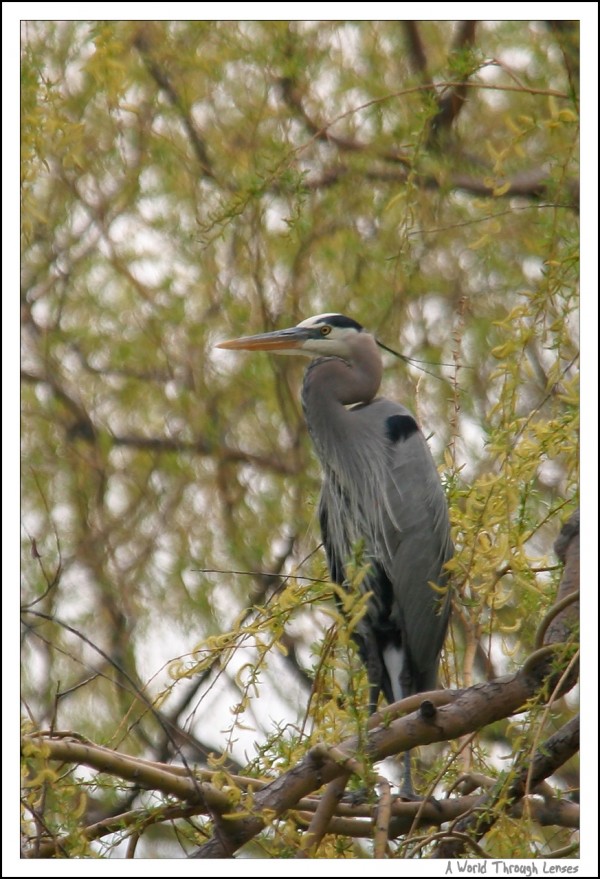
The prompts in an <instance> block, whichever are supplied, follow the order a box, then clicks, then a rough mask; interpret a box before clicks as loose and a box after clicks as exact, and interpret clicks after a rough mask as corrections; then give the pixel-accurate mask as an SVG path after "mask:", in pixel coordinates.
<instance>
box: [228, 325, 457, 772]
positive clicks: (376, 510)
mask: <svg viewBox="0 0 600 879" xmlns="http://www.w3.org/2000/svg"><path fill="white" fill-rule="evenodd" d="M220 347H224V348H233V349H239V348H241V349H248V350H272V351H277V352H279V353H282V354H307V355H308V356H310V357H313V358H315V359H313V361H312V362H311V363H310V364H309V366H308V368H307V370H306V374H305V377H304V384H303V387H302V404H303V408H304V413H305V418H306V423H307V425H308V429H309V431H310V435H311V437H312V440H313V443H314V446H315V449H316V452H317V455H318V457H319V460H320V462H321V467H322V470H323V485H322V491H321V498H320V503H319V519H320V525H321V532H322V535H323V543H324V545H325V550H326V553H327V561H328V565H329V570H330V574H331V577H332V579H333V580H334V581H335V582H337V583H339V584H342V585H347V581H348V577H347V574H346V566H347V564H348V562H349V561H350V559H351V558H352V557H353V553H354V551H355V549H356V547H357V546H360V547H361V548H362V553H363V558H364V561H365V562H368V563H369V566H368V570H367V573H366V576H365V577H364V579H363V581H362V583H361V587H360V588H361V589H362V590H363V592H367V591H368V592H370V593H371V597H370V599H369V602H368V605H367V612H366V613H365V615H364V616H363V617H362V619H361V620H360V622H359V624H358V626H357V629H356V632H355V633H354V636H355V638H356V640H357V642H358V646H359V651H360V654H361V657H362V659H363V661H364V663H365V665H366V668H367V673H368V678H369V684H370V704H371V710H375V707H376V705H377V697H378V695H379V693H380V692H383V694H384V696H385V698H386V699H387V701H388V702H392V701H395V700H398V699H401V698H403V697H404V696H408V695H411V694H413V693H419V692H422V691H424V690H428V689H433V688H435V687H436V684H437V671H438V665H439V657H440V651H441V648H442V643H443V640H444V636H445V633H446V627H447V623H448V614H449V608H450V600H449V594H448V592H447V591H446V592H445V591H444V587H445V586H446V582H447V575H446V572H445V570H444V565H445V563H446V562H447V561H448V560H449V559H450V557H451V555H452V551H453V548H452V542H451V539H450V524H449V520H448V508H447V504H446V498H445V496H444V492H443V489H442V486H441V484H440V479H439V476H438V473H437V470H436V467H435V464H434V462H433V459H432V457H431V453H430V451H429V447H428V445H427V442H426V440H425V437H424V436H423V434H422V432H421V430H420V428H419V427H418V425H417V422H416V420H415V418H414V417H413V415H412V414H411V412H409V410H408V409H406V408H405V407H404V406H402V405H400V404H399V403H394V402H392V401H391V400H387V399H385V398H383V397H377V396H376V394H377V392H378V390H379V386H380V384H381V377H382V372H383V366H382V362H381V354H380V350H379V348H378V346H377V342H376V340H375V338H374V337H373V336H372V335H370V334H369V333H367V332H365V331H364V330H363V328H362V327H361V325H360V324H358V323H357V322H356V321H354V320H352V318H348V317H346V316H344V315H339V314H321V315H316V316H315V317H312V318H308V319H307V320H304V321H302V322H301V323H300V324H298V325H297V326H296V327H291V328H290V329H287V330H281V331H278V332H274V333H265V334H262V335H259V336H249V337H245V338H242V339H234V340H232V341H231V342H224V343H221V345H220ZM431 584H435V585H436V586H437V587H438V588H437V591H436V589H434V588H433V586H432V585H431ZM407 769H408V762H407ZM408 788H410V775H409V777H408Z"/></svg>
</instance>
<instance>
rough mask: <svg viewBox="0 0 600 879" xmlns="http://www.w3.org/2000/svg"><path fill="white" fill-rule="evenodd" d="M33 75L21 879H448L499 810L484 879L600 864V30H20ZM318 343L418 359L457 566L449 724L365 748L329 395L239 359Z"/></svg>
mask: <svg viewBox="0 0 600 879" xmlns="http://www.w3.org/2000/svg"><path fill="white" fill-rule="evenodd" d="M21 76H22V85H21V88H22V105H21V106H22V110H21V121H22V163H21V168H22V178H21V192H22V215H21V219H22V226H21V236H22V270H23V271H22V277H23V287H22V381H23V389H22V452H23V465H22V535H23V562H22V570H23V606H24V610H23V640H22V659H23V669H24V671H23V678H22V704H23V726H24V735H25V739H24V742H25V745H24V756H25V775H24V778H25V784H24V799H23V802H24V811H23V814H24V836H25V841H24V851H25V853H26V855H28V856H49V855H57V856H65V857H69V856H70V857H73V856H84V857H92V856H96V855H97V854H99V853H100V854H104V855H108V854H111V853H112V854H113V856H123V855H125V854H126V853H127V854H129V855H131V854H133V852H134V850H135V847H136V845H138V849H137V853H138V854H139V855H141V856H145V857H168V856H171V855H175V856H181V855H182V854H183V852H186V851H187V852H189V851H194V850H195V849H196V848H197V847H198V846H199V845H200V844H201V843H202V842H203V841H206V840H208V842H207V846H208V848H204V849H203V848H202V847H201V848H200V853H202V851H203V850H204V852H205V853H208V854H213V855H214V854H215V853H218V854H223V853H225V854H232V853H234V852H236V851H239V850H240V847H241V846H242V845H245V846H246V847H245V848H244V852H245V853H246V854H247V855H256V854H258V855H259V856H263V857H264V856H268V857H290V856H293V855H294V854H295V853H298V852H299V851H302V852H303V853H304V854H307V855H310V854H312V853H315V852H316V853H317V854H318V856H320V857H353V856H356V855H360V854H362V855H364V854H365V853H374V854H375V855H377V856H383V855H385V854H387V855H388V856H390V857H406V856H410V855H412V854H416V853H417V852H421V853H426V854H429V855H431V856H435V855H436V854H440V851H442V852H444V851H445V853H446V854H448V850H447V849H445V850H444V849H441V850H440V848H439V847H440V846H444V845H446V846H447V845H450V844H452V839H451V838H446V839H443V840H442V841H441V842H440V841H439V838H438V837H436V835H435V833H436V831H437V830H438V829H439V828H438V825H440V823H441V822H442V821H448V820H450V819H451V818H452V817H454V816H456V815H458V814H460V813H461V811H463V812H464V810H465V808H467V807H472V806H473V804H474V803H475V802H478V803H479V804H480V805H481V803H482V802H485V803H486V804H487V806H489V809H488V813H489V814H491V815H492V820H491V821H490V822H489V824H488V825H486V826H485V827H484V826H483V825H481V823H479V824H478V823H477V821H475V822H473V821H471V823H470V824H469V823H467V825H465V828H464V830H463V837H462V838H463V844H462V848H461V849H460V850H458V849H456V848H455V849H454V850H453V852H452V854H453V855H454V856H465V857H471V856H474V855H476V854H477V853H478V852H480V851H481V850H482V849H483V850H484V851H485V852H487V853H488V854H491V855H494V856H498V857H509V856H510V857H516V856H521V857H530V856H538V857H539V856H544V855H546V854H550V853H552V852H554V853H556V852H558V851H560V852H562V853H563V854H567V855H573V853H574V852H575V851H576V839H575V837H574V833H575V831H574V828H575V827H576V826H577V805H576V797H574V796H571V794H570V792H571V791H574V790H575V789H577V787H578V782H577V764H576V761H575V759H571V758H572V757H573V754H574V753H575V751H576V750H577V748H576V745H574V742H575V737H574V734H572V733H573V726H572V724H573V720H572V715H573V711H574V710H575V701H576V699H575V695H574V693H575V691H573V690H572V691H571V693H570V694H569V693H568V692H567V691H568V690H569V688H570V687H571V688H572V686H573V683H574V669H575V661H576V654H575V652H574V651H575V646H574V645H575V642H576V639H577V632H576V626H575V621H576V620H574V619H573V606H571V607H570V611H569V609H568V607H567V605H568V604H569V601H572V600H573V595H572V597H571V599H567V602H566V605H565V608H566V610H565V611H564V612H565V613H567V615H569V614H570V623H569V625H568V626H564V627H563V629H562V630H561V631H560V632H559V633H558V634H556V633H555V636H554V637H553V639H551V641H552V643H553V644H554V646H553V647H552V648H551V649H550V647H549V646H547V647H545V648H543V649H542V656H541V658H540V653H539V648H540V647H542V645H543V643H544V638H545V637H546V636H547V635H548V631H549V630H547V624H548V623H549V622H551V620H552V619H553V615H554V612H551V613H550V615H549V611H550V609H551V608H552V606H553V605H554V606H555V600H556V594H557V588H558V585H559V583H560V580H561V576H562V562H561V561H559V560H558V559H557V557H556V555H555V553H554V549H553V545H554V541H555V539H556V537H557V535H558V534H559V531H560V529H561V525H562V524H563V523H564V522H565V521H567V520H568V519H569V517H570V516H571V514H572V513H573V511H574V510H575V508H576V506H577V491H578V489H577V485H578V473H577V466H578V434H577V419H578V397H577V375H578V371H577V365H578V348H577V344H578V343H577V309H578V298H577V297H578V263H577V254H578V214H577V205H578V132H579V128H578V117H579V105H578V23H577V22H568V21H561V22H544V21H518V22H517V21H504V22H498V21H495V22H476V21H465V22H433V21H423V22H414V21H373V22H368V21H363V22H356V21H331V22H325V21H320V22H319V21H317V22H301V21H300V22H286V21H244V22H237V21H222V22H217V21H166V22H130V21H111V22H99V21H93V22H90V21H87V22H83V21H76V22H64V21H61V22H54V21H44V22H38V21H28V22H24V23H23V37H22V66H21ZM323 311H338V312H341V313H344V314H348V315H350V316H351V317H353V318H354V319H356V320H358V321H360V322H361V323H362V324H363V325H365V326H367V327H368V328H369V329H370V330H372V331H373V332H376V333H377V335H378V336H379V337H380V338H381V339H382V340H383V341H384V342H386V343H387V344H388V345H390V346H391V347H393V348H396V349H398V350H400V351H401V352H402V354H403V355H405V356H406V357H407V358H412V360H411V361H409V362H408V363H406V362H398V361H394V360H393V359H392V358H391V357H390V359H389V361H386V364H385V378H384V388H383V390H384V393H385V394H386V395H387V396H390V397H392V398H394V399H397V400H401V401H402V402H404V403H405V404H406V405H408V406H409V407H410V408H411V409H412V410H413V411H414V412H415V413H416V415H417V417H418V419H419V421H420V423H421V424H422V425H423V428H424V430H425V433H426V435H427V436H428V439H429V442H430V445H431V448H432V451H433V454H434V457H435V459H436V462H437V463H438V465H439V469H440V474H441V476H442V480H443V483H444V486H445V489H446V492H447V496H448V500H449V504H450V509H451V519H452V526H453V537H454V542H455V544H456V556H455V558H454V560H453V562H452V563H451V574H452V593H453V608H454V610H453V623H452V628H451V632H450V634H449V637H448V639H447V643H446V649H445V651H444V660H443V674H442V678H443V680H442V683H443V685H444V687H445V688H446V689H445V691H444V692H443V693H442V694H438V696H437V697H435V698H434V697H432V698H431V699H429V700H428V701H427V702H426V703H422V704H421V705H419V704H418V703H413V704H411V705H409V706H404V707H405V709H410V710H411V711H414V710H417V712H419V711H420V712H421V714H420V715H418V720H414V716H413V715H411V717H413V721H410V720H403V719H402V718H400V719H399V720H393V719H391V718H392V716H391V715H388V716H387V719H386V718H385V717H383V716H382V717H380V718H379V720H381V723H382V724H383V725H382V726H380V727H377V726H376V723H375V722H372V723H371V727H370V728H369V729H368V728H367V715H366V705H367V698H366V692H365V687H366V681H365V678H364V673H363V671H362V669H361V666H360V662H359V661H358V658H357V656H356V652H355V649H354V647H353V642H352V637H351V634H352V625H353V624H354V623H355V622H356V619H357V615H358V614H359V613H360V608H357V607H356V605H355V604H353V601H352V598H349V599H348V602H347V604H348V606H347V615H346V616H345V617H343V616H340V614H339V613H338V611H337V609H336V603H335V601H334V600H333V593H334V587H333V586H332V584H331V583H329V582H328V580H327V575H326V567H325V562H324V558H323V553H322V552H321V550H320V548H319V537H318V527H317V523H316V503H317V497H318V487H319V473H318V467H317V464H316V461H315V458H314V456H313V454H312V451H311V448H310V443H309V440H308V437H307V433H306V429H305V425H304V422H303V418H302V413H301V408H300V405H299V386H300V383H301V380H302V364H301V363H300V362H296V359H295V358H289V359H288V358H281V359H276V358H269V357H268V356H267V355H260V356H259V355H256V356H254V357H252V358H250V357H243V356H236V357H234V356H232V355H230V354H228V353H225V352H219V351H215V348H214V345H215V342H216V341H218V340H220V339H223V338H226V337H230V336H232V335H242V334H246V333H252V332H260V331H265V330H269V329H274V328H277V327H279V326H288V325H290V324H292V323H294V322H297V321H299V320H301V319H302V318H304V317H307V316H309V315H311V314H316V313H319V312H323ZM573 521H574V520H572V522H571V526H569V527H570V529H571V530H570V531H569V530H567V532H566V537H564V538H563V544H564V546H563V544H561V546H563V549H562V550H560V552H561V553H562V555H563V558H562V561H564V560H565V558H566V557H567V555H566V553H567V550H566V548H565V547H566V546H567V544H568V546H569V547H572V545H573V540H572V539H574V535H575V531H576V528H575V526H574V525H573ZM567 538H568V539H567ZM565 541H566V542H565ZM570 551H571V550H570ZM355 576H356V578H359V577H360V576H361V570H360V565H357V569H356V572H355ZM569 582H570V583H571V586H570V587H569V588H575V587H574V586H573V585H572V582H571V581H569ZM563 615H564V614H563ZM557 619H558V618H556V619H554V622H556V621H557ZM546 640H547V638H546ZM558 644H560V645H561V646H560V649H559V647H558V646H557V645H558ZM544 651H545V652H544ZM532 654H533V655H534V656H533V659H532ZM549 657H550V659H549ZM540 663H541V665H540ZM542 666H543V674H542V673H541V672H540V668H541V667H542ZM532 669H534V671H535V672H536V673H535V674H533V671H532ZM502 676H504V677H502ZM507 676H508V677H507ZM511 676H512V677H511ZM515 676H516V677H515ZM513 679H518V680H519V681H520V682H521V684H523V681H525V682H526V684H527V685H526V686H525V685H524V684H523V687H521V689H517V690H512V691H511V693H512V696H511V697H510V698H508V697H506V699H505V700H504V701H503V699H502V696H501V695H498V694H502V692H504V691H503V689H502V687H503V686H504V684H503V683H502V682H503V681H504V683H506V681H507V680H513ZM499 680H500V683H498V681H499ZM486 681H490V682H495V683H491V684H485V683H484V682H486ZM532 682H533V683H532ZM486 686H488V687H491V688H492V689H490V690H489V691H488V690H484V691H482V690H481V687H486ZM507 686H508V685H507ZM494 687H495V688H496V689H494ZM473 688H474V689H473ZM478 688H479V689H478ZM463 692H464V694H466V695H464V698H465V699H466V700H467V701H466V702H464V703H462V702H461V703H460V705H462V706H463V709H460V710H463V714H462V715H461V716H462V717H463V721H464V722H463V721H461V722H460V723H459V722H458V721H456V723H455V724H454V725H452V723H451V722H450V719H448V718H451V717H454V716H455V715H452V714H451V712H452V711H453V710H456V708H455V700H456V699H459V695H457V693H463ZM481 692H485V693H486V694H488V695H487V696H486V698H488V699H489V700H491V704H493V706H494V709H493V711H492V713H490V714H485V712H484V713H481V711H480V707H478V705H479V703H478V702H477V700H476V698H475V697H476V695H477V693H481ZM494 694H496V695H494ZM473 699H475V701H472V700H473ZM424 706H425V707H424ZM464 706H466V708H465V707H464ZM460 710H459V715H460ZM428 712H429V714H428ZM443 712H448V714H444V713H443ZM436 714H437V718H438V721H439V728H440V729H442V731H443V734H441V735H438V736H437V738H436V736H432V733H431V729H432V726H434V725H435V724H433V723H432V721H431V717H435V716H436ZM427 718H429V720H428V719H427ZM443 718H446V720H444V722H442V719H443ZM377 719H378V718H376V720H377ZM374 723H375V726H374V725H373V724H374ZM411 723H414V724H417V726H411ZM436 723H437V721H436ZM403 724H404V725H403ZM428 724H429V726H428ZM461 724H462V725H461ZM569 724H571V726H569ZM398 725H399V726H398ZM387 729H389V730H391V731H392V732H393V736H392V739H389V740H388V739H385V742H384V743H383V744H382V741H383V740H382V739H381V736H384V733H385V731H386V730H387ZM415 729H417V731H418V733H419V734H418V735H417V738H416V739H415V738H414V734H415ZM411 730H412V733H411V732H410V731H411ZM407 731H408V732H407ZM419 731H420V732H419ZM427 731H428V734H425V733H426V732H427ZM409 733H410V735H413V738H412V739H410V741H409V739H407V738H406V736H407V735H408V734H409ZM467 733H469V735H468V736H467V737H466V738H465V736H466V735H467ZM390 735H391V733H390ZM377 736H379V738H377ZM557 737H558V738H559V739H561V741H562V740H563V739H565V740H567V741H568V743H569V747H567V750H566V751H565V750H563V751H561V752H560V753H561V757H560V759H558V760H557V761H555V765H552V766H549V765H544V768H543V770H541V771H540V772H538V774H537V775H535V773H534V774H533V775H532V774H531V772H529V774H527V773H528V771H529V770H528V769H527V767H530V766H531V767H533V766H538V768H539V761H541V762H542V763H543V762H544V755H546V754H547V753H549V749H550V750H552V748H551V747H550V746H546V747H544V743H545V742H546V743H547V742H550V743H551V745H552V747H554V744H555V743H556V741H557ZM561 737H562V738H561ZM409 738H410V736H409ZM433 742H438V744H436V745H433V744H431V743H433ZM348 743H350V744H348ZM419 743H420V744H423V745H425V744H427V743H429V747H427V748H425V747H424V748H422V749H421V752H420V754H421V759H420V766H419V770H418V779H419V781H420V785H421V790H422V792H423V793H427V794H435V795H439V796H441V795H442V793H443V792H448V791H452V794H451V796H449V797H448V799H446V800H445V801H444V808H445V809H446V810H448V811H443V810H442V809H441V807H440V809H437V810H436V808H430V807H429V805H427V804H426V806H423V804H417V805H415V804H406V803H398V802H395V801H394V800H393V798H391V794H392V793H393V788H390V786H389V784H388V780H390V781H393V780H394V778H395V775H394V773H395V766H394V765H393V763H391V764H390V763H389V762H388V763H381V762H379V758H380V757H382V756H384V755H386V754H387V755H393V754H394V753H398V752H400V751H402V750H405V749H406V747H408V746H409V745H414V744H419ZM553 743H554V744H553ZM382 748H383V750H382ZM569 748H570V750H569ZM559 750H560V749H559ZM536 760H537V761H538V763H536ZM57 761H62V762H57ZM144 761H150V762H144ZM311 761H312V762H311ZM319 761H321V763H319ZM156 764H160V765H159V766H158V767H157V765H156ZM319 765H320V766H321V769H319V770H318V771H317V770H315V766H317V767H318V766H319ZM307 766H308V769H309V770H310V771H308V770H307ZM90 767H91V769H90ZM311 767H312V769H311ZM92 770H93V771H92ZM313 770H314V771H313ZM531 771H533V770H531ZM536 771H537V770H536ZM194 772H196V774H194ZM311 772H312V775H311ZM523 772H525V776H524V778H525V781H523ZM303 773H304V774H303ZM307 773H308V774H307ZM551 773H554V774H553V777H552V783H546V784H544V782H543V779H544V778H546V777H547V776H548V775H549V774H551ZM298 777H302V779H303V782H302V785H300V786H294V779H296V778H298ZM461 777H464V778H463V781H462V782H461V783H460V784H458V781H459V778H461ZM273 779H279V780H278V781H276V782H275V786H276V787H277V785H279V787H278V788H277V789H278V790H279V791H280V792H281V791H284V793H283V794H281V796H280V797H279V799H277V798H276V801H275V800H274V799H273V798H272V797H271V798H269V797H270V795H271V793H272V788H270V787H268V785H267V786H266V787H265V784H267V783H268V782H270V781H273ZM307 779H309V780H308V781H307ZM378 779H379V781H377V780H378ZM465 779H466V780H465ZM325 782H329V784H330V785H332V786H333V787H329V788H326V789H325V793H324V792H323V790H321V789H320V786H321V785H322V784H323V783H325ZM519 784H520V785H521V787H519ZM461 785H462V786H461ZM536 785H537V786H536ZM345 787H349V788H350V789H351V788H352V787H356V788H361V789H365V788H366V791H367V793H366V794H364V795H363V801H360V798H359V797H354V799H353V800H352V802H350V803H346V804H343V803H342V805H336V806H335V808H334V809H333V811H331V810H330V811H328V803H335V804H337V798H338V797H339V795H341V793H342V791H343V790H344V788H345ZM478 787H479V788H480V792H479V794H475V793H474V792H475V791H477V788H478ZM265 791H266V793H265ZM309 794H312V796H309ZM477 797H479V800H478V799H477ZM365 798H366V799H365ZM486 798H487V799H486ZM419 809H420V811H419V812H418V815H417V811H418V810H419ZM411 810H412V811H411ZM309 813H312V814H313V815H316V818H314V817H313V819H312V824H311V825H310V827H311V829H310V833H306V827H307V824H308V822H310V821H311V818H310V814H309ZM224 814H229V815H230V817H229V818H223V815H224ZM375 814H376V815H378V816H379V817H378V819H377V821H376V822H375V824H373V823H372V821H371V818H372V816H373V815H375ZM445 826H447V825H445ZM382 828H383V829H382ZM213 834H214V835H213ZM464 840H468V844H467V842H464ZM454 842H456V839H454ZM215 846H216V847H217V848H215ZM219 846H221V849H220V850H218V851H217V849H218V847H219Z"/></svg>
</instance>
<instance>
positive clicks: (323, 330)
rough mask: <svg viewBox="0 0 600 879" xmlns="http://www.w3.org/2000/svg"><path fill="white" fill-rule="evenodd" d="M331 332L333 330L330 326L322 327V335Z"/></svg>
mask: <svg viewBox="0 0 600 879" xmlns="http://www.w3.org/2000/svg"><path fill="white" fill-rule="evenodd" d="M330 332H331V327H328V326H324V327H321V335H322V336H328V335H329V333H330Z"/></svg>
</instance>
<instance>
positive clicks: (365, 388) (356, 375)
mask: <svg viewBox="0 0 600 879" xmlns="http://www.w3.org/2000/svg"><path fill="white" fill-rule="evenodd" d="M367 354H370V355H371V356H365V357H364V358H363V357H361V356H357V357H354V358H353V362H352V363H349V362H347V361H345V360H342V359H341V358H338V357H326V358H321V359H319V360H314V361H313V362H312V363H311V364H310V365H309V367H308V369H307V370H306V373H305V376H304V384H303V386H302V405H303V407H304V413H305V417H306V423H307V425H308V429H309V431H310V433H311V436H312V438H313V441H314V443H315V446H316V449H317V452H318V454H319V457H320V458H321V460H322V461H323V463H325V462H326V461H329V460H330V459H331V455H332V454H333V453H334V452H335V453H337V452H338V451H339V449H340V448H343V447H344V446H345V447H346V448H347V449H348V450H349V445H350V444H351V441H352V435H353V431H352V412H351V411H348V410H347V409H346V406H348V405H352V404H353V403H368V402H370V401H371V400H372V399H373V398H374V397H375V395H376V393H377V391H378V389H379V385H380V383H381V375H382V364H381V358H380V357H379V352H378V351H377V350H375V351H373V352H367Z"/></svg>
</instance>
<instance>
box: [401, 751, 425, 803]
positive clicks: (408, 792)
mask: <svg viewBox="0 0 600 879" xmlns="http://www.w3.org/2000/svg"><path fill="white" fill-rule="evenodd" d="M410 754H411V752H410V751H405V752H404V755H403V761H402V762H403V763H404V766H403V767H402V782H401V784H400V796H401V797H402V799H404V800H419V799H421V797H419V796H418V794H416V793H415V791H414V788H413V785H412V771H411V759H410Z"/></svg>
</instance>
